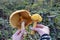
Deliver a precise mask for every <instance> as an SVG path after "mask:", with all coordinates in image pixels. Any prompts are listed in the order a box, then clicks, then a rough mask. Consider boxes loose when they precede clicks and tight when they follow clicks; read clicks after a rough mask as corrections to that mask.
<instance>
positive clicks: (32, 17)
mask: <svg viewBox="0 0 60 40" xmlns="http://www.w3.org/2000/svg"><path fill="white" fill-rule="evenodd" d="M31 19H32V20H33V22H34V23H33V28H36V25H37V22H41V21H42V17H41V16H40V15H39V14H33V15H32V16H31ZM31 34H34V31H31Z"/></svg>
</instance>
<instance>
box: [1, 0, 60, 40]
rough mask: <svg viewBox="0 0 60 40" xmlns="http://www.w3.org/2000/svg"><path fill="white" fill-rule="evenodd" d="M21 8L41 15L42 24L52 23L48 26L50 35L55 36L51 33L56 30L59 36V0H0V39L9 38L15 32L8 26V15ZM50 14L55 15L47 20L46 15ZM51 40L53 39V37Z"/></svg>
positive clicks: (59, 36)
mask: <svg viewBox="0 0 60 40" xmlns="http://www.w3.org/2000/svg"><path fill="white" fill-rule="evenodd" d="M21 9H26V10H28V11H30V12H31V14H34V13H38V14H40V15H41V16H42V17H43V21H42V22H41V23H42V24H44V25H49V24H50V23H53V26H52V25H50V26H49V27H50V28H51V36H56V35H53V34H54V33H56V30H57V34H58V35H57V37H58V38H60V34H59V32H60V31H59V30H60V19H59V18H60V1H59V0H49V1H48V0H14V1H13V0H0V40H3V39H4V40H11V36H12V34H13V33H15V31H16V29H14V28H12V27H11V26H10V24H9V16H10V14H11V13H12V12H14V11H16V10H21ZM51 15H56V17H53V19H52V21H53V22H51V21H49V17H47V16H51ZM50 19H51V18H50ZM54 28H55V29H56V30H55V29H54ZM53 30H55V31H53ZM29 32H30V31H29ZM52 32H54V33H52ZM28 36H31V35H28ZM34 36H35V35H34ZM37 37H38V36H37ZM29 38H30V37H29ZM38 38H39V37H38ZM25 40H27V39H25ZM36 40H37V39H36ZM53 40H55V39H54V38H53Z"/></svg>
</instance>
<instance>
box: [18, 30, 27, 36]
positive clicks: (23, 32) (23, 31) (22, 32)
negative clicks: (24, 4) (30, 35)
mask: <svg viewBox="0 0 60 40" xmlns="http://www.w3.org/2000/svg"><path fill="white" fill-rule="evenodd" d="M24 34H27V32H26V30H22V31H21V33H20V34H19V35H18V36H19V37H22V36H23V35H24Z"/></svg>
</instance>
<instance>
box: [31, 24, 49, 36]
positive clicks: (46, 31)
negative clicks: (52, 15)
mask: <svg viewBox="0 0 60 40" xmlns="http://www.w3.org/2000/svg"><path fill="white" fill-rule="evenodd" d="M31 29H32V30H34V31H37V32H38V33H39V34H40V35H41V36H42V35H43V34H49V32H50V31H49V28H48V27H47V26H44V25H42V24H37V26H36V28H31Z"/></svg>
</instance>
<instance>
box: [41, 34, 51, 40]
mask: <svg viewBox="0 0 60 40" xmlns="http://www.w3.org/2000/svg"><path fill="white" fill-rule="evenodd" d="M40 40H51V37H50V35H48V34H44V35H42V36H41V38H40Z"/></svg>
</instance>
